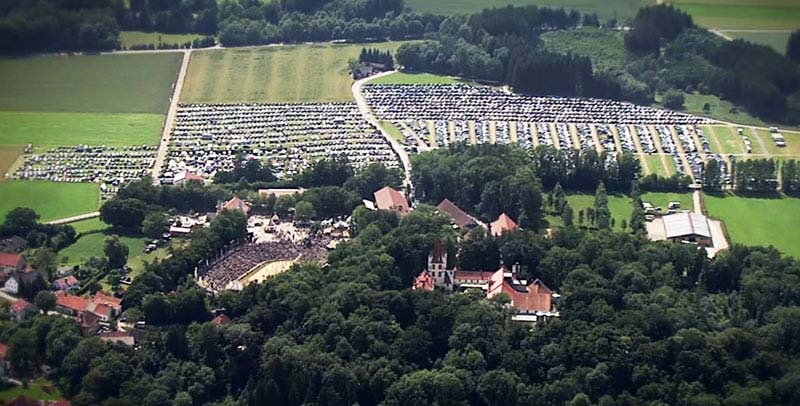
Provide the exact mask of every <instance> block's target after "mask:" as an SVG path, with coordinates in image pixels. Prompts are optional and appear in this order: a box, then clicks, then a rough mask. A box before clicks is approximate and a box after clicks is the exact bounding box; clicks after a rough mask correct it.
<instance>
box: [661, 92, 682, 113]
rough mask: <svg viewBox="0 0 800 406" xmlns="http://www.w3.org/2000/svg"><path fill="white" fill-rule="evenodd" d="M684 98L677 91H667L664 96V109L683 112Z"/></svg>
mask: <svg viewBox="0 0 800 406" xmlns="http://www.w3.org/2000/svg"><path fill="white" fill-rule="evenodd" d="M685 101H686V98H685V97H684V96H683V93H681V92H679V91H677V90H669V91H667V93H666V94H664V107H666V108H668V109H672V110H683V103H684V102H685Z"/></svg>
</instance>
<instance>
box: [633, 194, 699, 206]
mask: <svg viewBox="0 0 800 406" xmlns="http://www.w3.org/2000/svg"><path fill="white" fill-rule="evenodd" d="M642 201H643V202H650V203H652V204H653V206H655V207H661V208H663V209H664V210H666V209H667V206H668V205H669V202H680V204H681V209H683V210H694V201H693V200H692V194H691V193H661V192H647V193H643V194H642Z"/></svg>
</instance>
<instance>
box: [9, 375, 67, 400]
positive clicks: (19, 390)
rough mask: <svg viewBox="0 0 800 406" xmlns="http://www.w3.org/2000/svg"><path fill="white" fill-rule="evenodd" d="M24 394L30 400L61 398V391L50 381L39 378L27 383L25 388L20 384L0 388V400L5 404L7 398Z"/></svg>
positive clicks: (14, 397) (10, 398)
mask: <svg viewBox="0 0 800 406" xmlns="http://www.w3.org/2000/svg"><path fill="white" fill-rule="evenodd" d="M19 396H25V397H26V398H28V399H31V400H59V399H63V396H61V392H60V391H59V390H58V388H57V387H56V386H55V385H53V383H52V382H50V381H48V380H46V379H44V378H39V379H37V380H35V381H33V382H29V383H28V387H27V388H23V387H22V386H10V387H6V388H5V389H2V390H0V402H2V403H3V404H5V402H8V401H9V400H12V399H16V398H17V397H19Z"/></svg>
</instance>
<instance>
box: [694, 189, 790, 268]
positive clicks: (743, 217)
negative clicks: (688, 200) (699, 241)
mask: <svg viewBox="0 0 800 406" xmlns="http://www.w3.org/2000/svg"><path fill="white" fill-rule="evenodd" d="M704 200H705V206H706V209H707V210H708V213H709V215H710V216H712V217H715V218H719V219H721V220H724V221H725V226H726V227H727V229H728V233H729V234H730V238H731V239H732V240H733V241H732V242H733V243H739V244H747V245H765V246H766V245H774V246H775V247H776V248H778V249H779V250H781V251H782V252H785V253H786V254H789V255H792V256H794V257H795V258H800V244H797V240H798V238H800V216H798V215H797V213H800V199H798V198H789V197H783V198H751V197H738V196H734V195H730V194H728V195H724V196H717V195H706V196H705V198H704Z"/></svg>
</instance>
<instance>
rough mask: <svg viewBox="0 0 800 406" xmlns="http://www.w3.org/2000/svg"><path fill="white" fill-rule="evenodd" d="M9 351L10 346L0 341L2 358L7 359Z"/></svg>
mask: <svg viewBox="0 0 800 406" xmlns="http://www.w3.org/2000/svg"><path fill="white" fill-rule="evenodd" d="M7 351H8V346H7V345H5V344H3V343H0V359H6V352H7Z"/></svg>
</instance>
